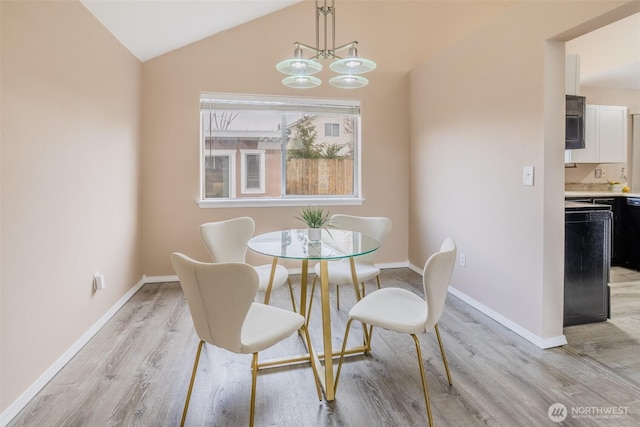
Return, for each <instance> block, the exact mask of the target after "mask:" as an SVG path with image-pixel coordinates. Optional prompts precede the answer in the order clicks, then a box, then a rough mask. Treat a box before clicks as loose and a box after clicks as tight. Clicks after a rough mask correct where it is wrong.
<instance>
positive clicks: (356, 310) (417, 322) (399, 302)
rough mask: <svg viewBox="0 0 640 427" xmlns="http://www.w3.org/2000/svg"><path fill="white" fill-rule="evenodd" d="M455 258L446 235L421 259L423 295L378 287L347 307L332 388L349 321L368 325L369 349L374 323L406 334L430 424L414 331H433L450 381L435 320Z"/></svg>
mask: <svg viewBox="0 0 640 427" xmlns="http://www.w3.org/2000/svg"><path fill="white" fill-rule="evenodd" d="M455 260H456V245H455V242H454V241H453V239H451V238H447V239H445V241H444V242H443V243H442V245H441V247H440V251H439V252H436V253H435V254H433V255H431V256H430V257H429V259H428V260H427V262H426V263H425V266H424V270H423V274H422V284H423V288H424V295H425V299H422V298H421V297H420V296H418V295H416V294H414V293H413V292H411V291H409V290H406V289H403V288H382V289H379V290H375V291H373V292H371V293H370V294H369V295H367V296H365V297H364V298H362V299H361V300H360V301H358V302H357V303H356V304H355V305H354V306H353V308H351V310H350V311H349V320H348V322H347V327H346V330H345V334H344V341H343V343H342V351H341V353H340V361H339V362H338V370H337V372H336V383H335V387H336V391H337V388H338V381H339V379H340V371H341V369H342V361H343V359H344V353H345V348H346V344H347V339H348V337H349V329H350V327H351V322H353V321H354V320H357V321H359V322H362V323H363V324H364V325H369V331H368V332H367V333H365V337H368V339H365V341H366V345H367V349H368V351H369V352H370V351H371V334H372V332H373V327H374V326H376V327H380V328H383V329H387V330H390V331H394V332H400V333H404V334H409V335H411V337H412V338H413V340H414V343H415V346H416V352H417V355H418V365H419V367H420V377H421V378H422V389H423V393H424V400H425V404H426V407H427V417H428V418H429V425H430V426H433V417H432V415H431V405H430V403H429V391H428V389H427V379H426V376H425V370H424V366H423V362H422V352H421V351H420V341H419V340H418V337H417V334H420V333H425V332H429V331H430V330H431V329H434V330H435V331H436V336H437V338H438V344H439V346H440V354H441V355H442V361H443V362H444V368H445V371H446V373H447V379H448V380H449V385H453V382H452V381H451V374H450V373H449V365H448V363H447V357H446V355H445V352H444V346H443V345H442V338H441V337H440V331H439V330H438V320H439V319H440V316H441V315H442V312H443V310H444V306H445V301H446V299H447V290H448V288H449V283H450V281H451V274H452V272H453V266H454V264H455Z"/></svg>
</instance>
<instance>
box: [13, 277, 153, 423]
mask: <svg viewBox="0 0 640 427" xmlns="http://www.w3.org/2000/svg"><path fill="white" fill-rule="evenodd" d="M145 283H146V282H145V277H144V276H143V278H142V279H141V280H140V281H139V282H138V283H137V284H136V285H135V286H134V287H133V288H131V289H129V291H128V292H127V293H126V294H124V295H123V296H122V298H120V299H119V300H118V302H116V303H115V304H114V305H113V306H112V307H111V308H110V309H109V311H107V312H106V313H105V314H104V315H102V317H100V319H99V320H98V321H97V322H96V323H94V324H93V326H91V328H89V330H88V331H87V332H85V333H84V334H83V335H82V337H80V339H79V340H78V341H76V342H75V343H74V344H73V345H72V346H71V347H70V348H69V349H68V350H67V351H65V352H64V354H62V356H60V357H59V358H58V360H56V361H55V362H54V363H53V365H51V366H50V367H49V368H48V369H47V370H46V371H45V372H44V373H43V374H42V375H40V377H39V378H38V379H37V380H36V381H35V382H34V383H33V384H31V386H30V387H29V388H28V389H27V390H26V391H25V392H24V393H22V395H20V397H18V399H16V400H15V402H13V403H12V404H11V405H9V407H8V408H7V409H5V410H4V412H2V414H0V426H2V427H5V426H6V425H7V424H9V422H10V421H11V420H12V419H13V418H14V417H15V416H16V415H18V414H19V413H20V411H21V410H22V409H23V408H24V407H25V406H27V404H28V403H29V402H30V401H31V399H33V398H34V397H35V396H36V395H37V394H38V393H39V392H40V391H41V390H42V389H43V388H44V386H46V385H47V383H48V382H49V381H51V379H52V378H53V377H54V376H55V375H56V374H57V373H58V372H60V370H61V369H62V368H64V366H65V365H66V364H67V363H68V362H69V361H70V360H71V359H72V358H73V357H74V356H75V355H76V354H77V353H78V352H79V351H80V350H81V349H82V347H84V346H85V344H87V343H88V342H89V340H91V338H93V336H94V335H95V334H96V333H98V331H99V330H100V329H101V328H102V327H103V326H104V325H105V324H106V323H107V322H108V321H109V320H110V319H111V318H112V317H113V315H114V314H116V313H117V312H118V310H120V308H122V306H123V305H124V304H125V303H126V302H127V301H129V299H130V298H131V297H132V296H133V295H134V294H135V293H136V292H138V290H139V289H140V288H141V287H142V285H144V284H145Z"/></svg>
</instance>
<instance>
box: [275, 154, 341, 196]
mask: <svg viewBox="0 0 640 427" xmlns="http://www.w3.org/2000/svg"><path fill="white" fill-rule="evenodd" d="M287 194H289V195H291V194H299V195H305V194H314V195H317V194H327V195H349V194H353V159H350V158H349V159H289V160H287Z"/></svg>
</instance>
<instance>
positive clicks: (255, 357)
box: [249, 353, 258, 427]
mask: <svg viewBox="0 0 640 427" xmlns="http://www.w3.org/2000/svg"><path fill="white" fill-rule="evenodd" d="M251 371H252V372H251V409H250V412H249V427H253V418H254V413H255V407H256V381H257V378H258V353H253V360H252V361H251Z"/></svg>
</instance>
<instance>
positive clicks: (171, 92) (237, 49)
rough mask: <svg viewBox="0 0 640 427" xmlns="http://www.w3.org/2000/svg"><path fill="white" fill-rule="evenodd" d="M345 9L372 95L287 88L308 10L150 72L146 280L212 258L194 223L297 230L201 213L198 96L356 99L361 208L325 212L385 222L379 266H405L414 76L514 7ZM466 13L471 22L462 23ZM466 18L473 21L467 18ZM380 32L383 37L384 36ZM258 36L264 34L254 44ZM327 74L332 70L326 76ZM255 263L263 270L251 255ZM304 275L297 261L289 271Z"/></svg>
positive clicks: (284, 219) (287, 217)
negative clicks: (421, 63)
mask: <svg viewBox="0 0 640 427" xmlns="http://www.w3.org/2000/svg"><path fill="white" fill-rule="evenodd" d="M383 3H385V2H360V1H353V2H349V1H344V2H340V3H339V5H338V7H339V9H338V11H337V20H338V22H337V31H336V33H337V43H338V44H342V43H346V42H349V41H352V40H358V42H359V53H360V55H362V56H364V57H368V58H372V59H375V61H377V63H378V69H376V71H375V72H373V73H372V74H371V75H370V76H369V77H370V80H371V84H370V85H369V86H367V87H365V88H362V89H358V90H354V91H347V90H340V89H335V88H332V87H331V86H329V85H328V84H327V83H326V82H327V80H328V76H329V73H325V72H324V71H323V72H322V73H321V74H320V78H321V79H323V81H324V82H325V83H324V84H323V85H322V86H320V87H319V88H316V89H310V90H304V91H301V90H294V89H288V88H286V87H284V86H283V85H282V84H281V83H280V80H281V79H282V77H283V76H282V75H280V74H279V73H277V72H276V71H275V64H276V62H278V61H280V60H282V59H284V58H287V57H289V56H290V55H291V54H292V52H293V43H294V42H295V41H300V42H303V43H308V44H312V43H313V42H314V40H315V30H314V28H313V23H314V18H313V6H312V4H311V3H310V2H303V3H302V4H298V5H295V6H292V7H290V8H287V9H285V10H282V11H280V12H278V13H275V14H272V15H270V16H267V17H264V18H261V19H258V20H255V21H253V22H250V23H248V24H246V25H243V26H241V27H238V28H235V29H232V30H229V31H226V32H224V33H222V34H219V35H216V36H214V37H211V38H208V39H205V40H203V41H201V42H198V43H194V44H192V45H190V46H188V47H185V48H182V49H180V50H177V51H174V52H171V53H169V54H166V55H164V56H161V57H159V58H156V59H153V60H150V61H147V62H145V63H144V64H143V87H144V89H143V122H142V123H143V135H144V159H145V163H144V178H143V182H144V189H145V193H144V198H143V200H144V203H143V211H144V218H145V221H144V224H143V236H144V250H143V252H144V271H145V274H147V275H149V276H163V275H171V274H174V272H173V268H172V266H171V263H170V259H169V257H170V254H171V252H173V251H181V252H184V253H186V254H188V255H190V256H192V257H195V258H198V259H204V260H206V259H207V258H208V255H207V253H206V251H205V249H204V246H203V245H202V243H201V242H200V237H199V235H198V226H199V224H201V223H203V222H207V221H216V220H221V219H227V218H231V217H234V216H238V215H249V216H252V217H253V218H254V219H255V221H256V232H257V233H260V232H265V231H268V230H273V229H277V228H288V227H300V226H301V223H300V222H299V221H297V220H295V219H294V216H295V215H296V214H297V212H298V211H299V209H300V208H299V207H281V208H277V207H273V208H234V209H230V208H224V209H200V208H199V207H198V206H197V205H196V200H197V199H198V189H199V181H198V179H199V178H198V161H199V151H198V150H199V142H198V136H199V127H198V108H199V104H198V100H199V96H200V92H201V91H211V92H232V93H233V92H236V93H254V94H269V95H271V94H281V95H294V96H309V97H328V98H355V99H359V100H361V102H362V191H363V196H364V198H365V199H366V201H365V203H364V204H363V205H362V206H349V207H345V206H330V207H329V210H330V211H331V212H332V213H348V214H355V215H374V216H377V215H383V216H388V217H389V218H391V220H392V222H393V232H392V233H391V235H390V236H389V237H388V239H387V240H386V241H385V243H384V245H383V248H382V249H381V250H380V251H379V253H378V254H377V258H376V261H377V262H379V263H397V262H406V261H407V260H408V259H409V254H408V236H409V230H408V225H407V219H408V198H409V187H410V183H409V176H408V174H407V170H408V168H409V157H408V152H409V121H408V120H409V110H408V107H409V105H408V93H409V92H408V91H409V86H408V77H407V72H408V71H409V69H410V67H411V66H412V65H413V64H414V63H415V62H416V61H417V60H419V59H421V58H423V57H426V56H428V55H429V54H432V53H433V52H435V51H438V50H441V49H443V48H444V47H446V46H447V45H449V44H451V43H452V42H453V41H454V40H455V39H457V38H460V37H461V35H462V34H464V33H466V32H469V31H471V30H473V28H475V27H477V26H479V25H480V24H481V23H482V22H484V21H486V19H488V17H491V16H492V15H494V14H496V13H498V12H500V11H502V10H503V9H504V8H505V7H506V5H508V4H509V3H511V2H492V3H489V4H484V3H483V4H479V3H478V2H429V1H427V2H410V1H409V2H407V1H394V2H393V4H394V7H389V5H388V4H383ZM462 12H464V13H462ZM467 12H468V13H467ZM382 28H384V31H381V29H382ZM256 35H259V36H256ZM325 68H328V67H325ZM248 260H249V262H253V263H256V262H266V261H268V260H266V259H264V258H260V257H258V256H257V255H252V254H251V253H250V254H249V257H248ZM285 264H286V265H288V266H289V267H291V268H299V267H300V265H299V263H298V262H295V263H294V262H289V263H286V262H285Z"/></svg>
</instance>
